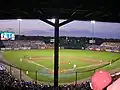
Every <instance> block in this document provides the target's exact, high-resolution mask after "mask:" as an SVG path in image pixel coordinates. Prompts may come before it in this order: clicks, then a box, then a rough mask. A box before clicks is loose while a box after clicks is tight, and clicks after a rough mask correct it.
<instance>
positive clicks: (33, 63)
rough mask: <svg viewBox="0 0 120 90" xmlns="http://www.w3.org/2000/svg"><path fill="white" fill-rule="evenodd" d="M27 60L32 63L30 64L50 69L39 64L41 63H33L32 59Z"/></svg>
mask: <svg viewBox="0 0 120 90" xmlns="http://www.w3.org/2000/svg"><path fill="white" fill-rule="evenodd" d="M27 62H29V63H32V64H35V65H37V66H40V67H43V68H45V69H47V70H51V69H49V68H47V67H45V66H44V65H41V64H38V63H35V62H33V61H30V60H27ZM51 71H52V70H51Z"/></svg>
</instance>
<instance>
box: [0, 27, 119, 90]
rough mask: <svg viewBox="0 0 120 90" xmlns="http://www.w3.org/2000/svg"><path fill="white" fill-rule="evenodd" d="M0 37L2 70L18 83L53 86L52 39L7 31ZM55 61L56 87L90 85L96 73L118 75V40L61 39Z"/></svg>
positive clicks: (70, 37)
mask: <svg viewBox="0 0 120 90" xmlns="http://www.w3.org/2000/svg"><path fill="white" fill-rule="evenodd" d="M19 31H20V27H19ZM0 36H1V41H0V49H1V51H0V69H1V70H5V71H6V72H7V73H9V74H10V75H12V76H14V77H15V78H16V79H17V80H20V81H22V80H24V81H33V82H35V83H38V84H41V83H42V84H44V85H46V84H51V85H53V83H54V74H55V71H54V70H55V69H54V65H55V64H54V63H55V61H54V60H55V55H54V54H55V39H54V37H53V36H51V37H49V36H30V35H20V32H19V35H17V34H16V33H15V32H13V31H7V30H6V31H1V32H0ZM58 60H59V64H58V76H59V77H58V78H59V79H58V82H59V85H64V84H77V83H78V84H79V83H81V82H85V81H89V80H90V79H91V76H92V75H93V74H94V73H95V72H97V71H99V70H105V71H107V72H109V73H110V74H114V73H115V72H119V71H120V68H119V67H120V39H111V38H97V37H78V36H77V37H76V36H74V37H73V36H60V37H59V45H58ZM86 90H87V89H86Z"/></svg>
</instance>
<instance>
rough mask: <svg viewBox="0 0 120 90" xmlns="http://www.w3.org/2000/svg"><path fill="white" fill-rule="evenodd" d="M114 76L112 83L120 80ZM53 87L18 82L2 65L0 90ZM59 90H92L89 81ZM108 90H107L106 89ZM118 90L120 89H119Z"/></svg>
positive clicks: (116, 74) (117, 74)
mask: <svg viewBox="0 0 120 90" xmlns="http://www.w3.org/2000/svg"><path fill="white" fill-rule="evenodd" d="M111 76H112V83H114V81H116V80H117V79H118V78H120V73H115V74H113V75H111ZM53 89H54V86H53V85H50V84H49V85H44V84H37V83H35V82H26V81H24V80H17V79H16V78H14V77H13V76H12V75H11V74H10V73H8V72H7V70H6V68H5V67H4V66H2V65H0V90H53ZM59 90H92V87H91V82H90V81H87V82H84V83H81V84H77V85H75V84H69V85H67V84H65V85H59ZM104 90H107V89H104ZM117 90H118V89H117Z"/></svg>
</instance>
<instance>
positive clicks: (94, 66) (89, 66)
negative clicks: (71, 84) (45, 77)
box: [27, 60, 107, 71]
mask: <svg viewBox="0 0 120 90" xmlns="http://www.w3.org/2000/svg"><path fill="white" fill-rule="evenodd" d="M27 61H28V62H29V63H32V64H35V65H37V66H40V67H43V68H45V69H47V70H50V71H53V70H51V69H50V68H47V67H45V66H44V65H41V64H38V63H36V62H33V61H30V60H27ZM103 64H107V63H100V64H94V65H87V66H82V67H77V68H72V69H67V70H64V71H72V70H76V69H83V68H87V67H95V66H100V65H103Z"/></svg>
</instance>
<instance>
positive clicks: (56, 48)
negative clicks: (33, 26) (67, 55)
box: [54, 17, 59, 90]
mask: <svg viewBox="0 0 120 90" xmlns="http://www.w3.org/2000/svg"><path fill="white" fill-rule="evenodd" d="M54 39H55V43H54V90H58V74H59V73H58V71H59V18H58V17H57V18H56V19H55V31H54Z"/></svg>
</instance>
